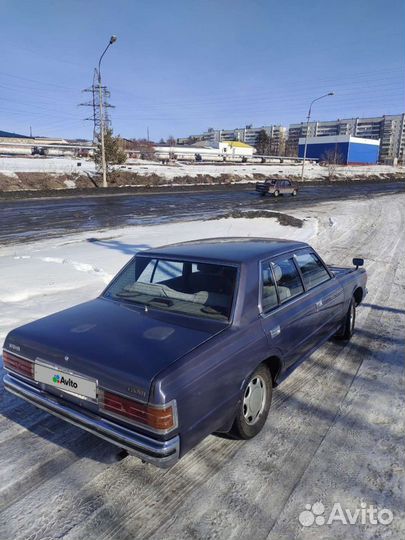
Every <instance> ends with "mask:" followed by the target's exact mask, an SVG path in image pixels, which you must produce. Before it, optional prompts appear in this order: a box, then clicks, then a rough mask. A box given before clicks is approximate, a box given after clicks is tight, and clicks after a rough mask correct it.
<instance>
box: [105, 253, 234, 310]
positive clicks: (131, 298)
mask: <svg viewBox="0 0 405 540" xmlns="http://www.w3.org/2000/svg"><path fill="white" fill-rule="evenodd" d="M236 275H237V269H236V268H235V267H232V266H225V265H221V264H207V263H199V262H193V261H174V260H167V259H160V258H151V257H145V256H138V257H135V259H134V260H133V261H132V262H131V263H130V264H129V265H128V266H127V267H126V268H124V269H123V270H122V271H121V273H120V274H118V276H117V278H116V280H115V281H114V282H113V283H112V284H111V285H110V287H108V289H107V290H106V291H105V293H104V297H106V298H111V299H113V300H119V301H125V302H131V303H134V304H138V305H140V306H143V307H145V309H146V308H152V309H158V310H163V311H169V312H170V311H171V312H175V313H181V314H184V315H190V316H193V317H204V318H209V319H218V320H228V319H229V318H230V316H231V310H232V303H233V298H234V291H235V284H236Z"/></svg>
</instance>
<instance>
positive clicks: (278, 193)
mask: <svg viewBox="0 0 405 540" xmlns="http://www.w3.org/2000/svg"><path fill="white" fill-rule="evenodd" d="M279 195H280V192H279V190H278V189H276V191H275V192H274V196H275V197H278V196H279Z"/></svg>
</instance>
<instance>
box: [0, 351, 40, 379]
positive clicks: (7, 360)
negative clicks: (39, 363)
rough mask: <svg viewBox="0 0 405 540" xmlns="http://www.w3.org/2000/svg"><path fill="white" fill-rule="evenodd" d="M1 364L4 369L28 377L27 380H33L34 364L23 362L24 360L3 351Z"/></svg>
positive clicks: (27, 361)
mask: <svg viewBox="0 0 405 540" xmlns="http://www.w3.org/2000/svg"><path fill="white" fill-rule="evenodd" d="M3 363H4V367H5V368H6V369H9V370H11V371H14V372H15V373H18V374H20V375H24V377H28V378H29V379H33V378H34V362H30V361H29V360H24V358H20V357H19V356H16V355H15V354H11V353H9V352H7V351H3Z"/></svg>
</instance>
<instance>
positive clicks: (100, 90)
mask: <svg viewBox="0 0 405 540" xmlns="http://www.w3.org/2000/svg"><path fill="white" fill-rule="evenodd" d="M116 41H117V36H111V37H110V41H109V42H108V45H107V47H106V48H105V49H104V52H103V54H102V55H101V56H100V60H99V61H98V100H99V109H100V135H101V169H102V171H103V187H107V167H106V162H105V146H104V111H103V87H102V85H101V60H102V59H103V56H104V55H105V53H106V52H107V50H108V48H109V47H110V45H112V44H113V43H115V42H116Z"/></svg>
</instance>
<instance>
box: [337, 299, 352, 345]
mask: <svg viewBox="0 0 405 540" xmlns="http://www.w3.org/2000/svg"><path fill="white" fill-rule="evenodd" d="M355 323H356V301H355V299H354V298H352V301H351V302H350V306H349V309H348V311H347V313H346V317H345V320H344V321H343V324H342V328H341V330H340V331H339V333H338V334H337V335H336V337H337V338H338V339H341V340H345V341H349V339H351V337H352V336H353V334H354V326H355Z"/></svg>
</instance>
